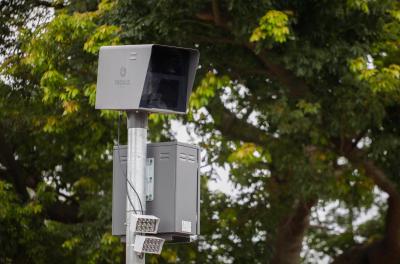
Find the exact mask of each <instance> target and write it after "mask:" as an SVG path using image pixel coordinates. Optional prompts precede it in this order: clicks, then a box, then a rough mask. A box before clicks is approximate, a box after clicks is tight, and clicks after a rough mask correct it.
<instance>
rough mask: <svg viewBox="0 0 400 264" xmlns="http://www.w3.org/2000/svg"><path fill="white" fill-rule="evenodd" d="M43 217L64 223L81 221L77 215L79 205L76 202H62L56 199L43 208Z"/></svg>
mask: <svg viewBox="0 0 400 264" xmlns="http://www.w3.org/2000/svg"><path fill="white" fill-rule="evenodd" d="M44 212H45V217H46V218H47V219H49V220H54V221H58V222H61V223H66V224H74V223H79V222H82V218H81V217H80V216H79V205H78V204H77V203H70V204H67V203H62V202H60V201H57V202H55V203H53V204H51V205H49V206H48V207H46V208H45V209H44Z"/></svg>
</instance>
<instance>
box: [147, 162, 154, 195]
mask: <svg viewBox="0 0 400 264" xmlns="http://www.w3.org/2000/svg"><path fill="white" fill-rule="evenodd" d="M153 200H154V158H148V159H146V201H148V202H149V201H153Z"/></svg>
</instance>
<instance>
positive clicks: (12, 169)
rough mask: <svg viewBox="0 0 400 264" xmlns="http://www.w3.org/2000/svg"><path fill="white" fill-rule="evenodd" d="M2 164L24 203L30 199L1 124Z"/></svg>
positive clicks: (0, 149) (0, 151) (0, 155)
mask: <svg viewBox="0 0 400 264" xmlns="http://www.w3.org/2000/svg"><path fill="white" fill-rule="evenodd" d="M0 162H1V163H2V164H3V165H4V166H5V167H6V168H7V172H8V174H9V175H10V176H11V179H12V183H13V185H14V188H15V190H16V191H17V193H18V194H19V196H20V198H21V199H22V200H23V201H27V200H28V199H29V194H28V191H27V190H26V186H25V183H24V179H23V175H22V171H21V168H20V166H19V164H17V161H16V160H15V158H14V151H13V150H12V148H11V146H10V144H9V143H8V141H7V140H6V138H5V133H4V129H3V126H2V125H1V124H0Z"/></svg>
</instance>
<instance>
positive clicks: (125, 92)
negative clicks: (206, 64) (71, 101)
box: [96, 44, 199, 114]
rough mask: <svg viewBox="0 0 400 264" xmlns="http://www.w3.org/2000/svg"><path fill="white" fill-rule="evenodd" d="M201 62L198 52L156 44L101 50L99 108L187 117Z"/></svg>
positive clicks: (98, 80)
mask: <svg viewBox="0 0 400 264" xmlns="http://www.w3.org/2000/svg"><path fill="white" fill-rule="evenodd" d="M198 62H199V52H198V50H195V49H187V48H179V47H170V46H164V45H156V44H150V45H125V46H104V47H101V48H100V54H99V65H98V74H97V88H96V89H97V90H96V109H110V110H142V111H147V112H159V113H177V114H184V113H186V109H187V105H188V101H189V97H190V94H191V92H192V87H193V82H194V77H195V73H196V69H197V65H198Z"/></svg>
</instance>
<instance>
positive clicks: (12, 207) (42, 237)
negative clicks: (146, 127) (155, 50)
mask: <svg viewBox="0 0 400 264" xmlns="http://www.w3.org/2000/svg"><path fill="white" fill-rule="evenodd" d="M0 10H1V13H0V22H1V23H0V25H1V26H0V36H1V37H0V54H1V58H2V63H1V66H0V70H1V78H0V94H1V96H0V109H1V111H0V248H1V249H2V250H1V251H0V262H1V263H55V262H57V263H123V262H124V254H123V246H122V244H121V243H119V240H118V239H117V238H115V237H112V236H111V234H110V223H111V152H110V151H111V149H112V145H113V144H114V143H115V139H116V122H117V119H118V113H113V112H109V111H101V112H100V111H96V110H94V98H95V90H96V69H97V55H98V50H99V48H100V46H102V45H115V44H142V43H160V44H169V45H178V46H186V47H195V48H198V49H199V50H200V52H201V61H200V64H201V65H200V68H199V71H198V74H197V83H196V89H195V92H194V94H193V96H192V98H191V101H190V107H191V109H190V112H189V115H188V116H187V117H178V116H168V117H165V116H160V115H152V116H151V117H150V127H151V130H150V131H151V135H150V138H151V139H152V140H153V141H163V140H170V139H172V138H173V137H174V135H173V134H172V133H171V131H170V126H171V121H172V120H176V119H178V120H179V121H181V122H183V123H184V124H186V125H187V126H188V127H194V130H193V131H192V132H193V133H195V134H196V135H197V136H198V137H200V139H201V140H200V141H201V146H202V148H203V149H205V150H206V151H207V156H206V159H207V160H206V164H209V166H207V167H206V168H204V169H203V170H202V171H203V177H202V220H201V224H202V227H201V229H202V236H201V237H200V240H199V241H198V242H197V243H195V244H192V245H171V246H167V247H166V248H165V250H164V251H163V254H162V255H161V256H160V257H149V258H148V262H149V263H176V262H178V263H300V262H304V263H316V262H321V261H325V262H327V261H331V262H334V263H400V229H399V228H398V225H399V223H400V193H399V191H400V189H399V184H400V179H399V176H400V175H399V173H400V163H399V162H398V157H399V154H400V153H399V151H400V148H399V144H400V135H399V134H400V131H399V129H400V127H399V126H400V118H399V117H400V116H399V113H400V111H399V110H400V66H399V65H400V56H399V55H400V53H399V45H400V38H399V34H400V25H399V23H400V4H399V3H398V1H396V0H381V1H368V0H339V1H327V0H323V1H313V0H307V1H304V0H302V1H284V0H277V1H271V0H262V1H240V0H225V1H223V0H220V1H218V0H213V1H200V0H198V1H197V0H196V1H181V0H175V1H170V0H164V1H154V0H149V1H136V0H131V1H125V0H119V1H112V0H103V1H93V0H87V1H56V0H55V1H29V0H21V1H2V2H1V3H0ZM122 132H123V134H122V138H124V137H125V134H124V132H125V131H124V129H122ZM221 166H222V167H225V168H226V170H228V171H229V176H230V177H229V178H230V180H231V182H232V183H233V184H234V186H235V193H234V194H232V195H230V194H226V193H222V192H210V191H209V190H208V188H207V182H208V181H212V180H215V178H216V177H217V176H218V175H217V174H218V173H217V171H216V170H215V168H217V167H221ZM332 208H333V209H332ZM371 208H372V209H373V210H372V211H373V215H372V217H368V213H367V214H366V213H365V212H371ZM369 214H371V213H369ZM366 215H367V216H366ZM322 216H323V217H322Z"/></svg>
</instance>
